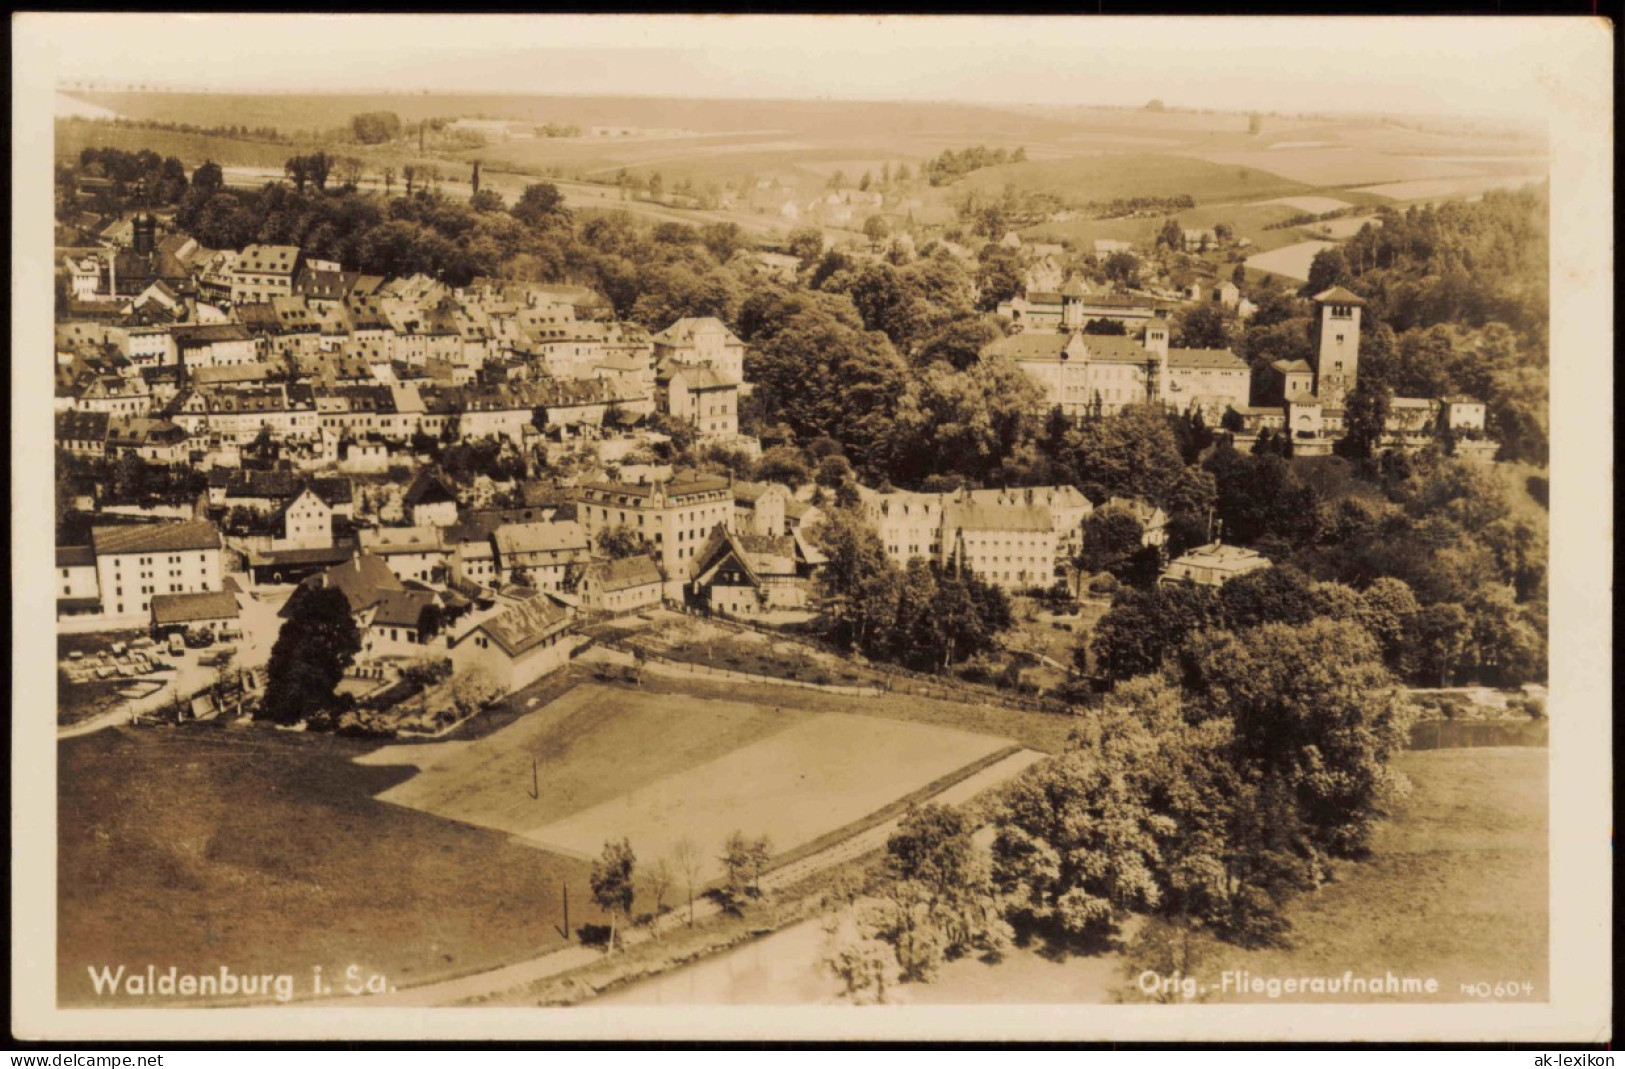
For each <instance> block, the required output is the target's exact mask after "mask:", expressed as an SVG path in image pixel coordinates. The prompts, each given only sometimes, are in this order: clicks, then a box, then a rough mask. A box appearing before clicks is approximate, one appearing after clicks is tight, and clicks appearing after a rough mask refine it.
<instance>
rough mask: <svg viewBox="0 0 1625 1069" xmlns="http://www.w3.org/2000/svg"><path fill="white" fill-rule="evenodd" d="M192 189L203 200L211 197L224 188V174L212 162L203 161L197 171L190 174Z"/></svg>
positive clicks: (218, 166) (217, 165) (216, 164)
mask: <svg viewBox="0 0 1625 1069" xmlns="http://www.w3.org/2000/svg"><path fill="white" fill-rule="evenodd" d="M192 188H193V189H195V190H197V191H198V192H199V193H200V194H202V195H203V196H204V198H205V199H207V198H208V197H212V196H214V195H215V194H216V193H218V192H220V191H221V190H222V189H224V188H226V173H225V171H224V170H222V169H221V167H220V165H219V164H218V163H216V162H214V161H213V160H204V161H203V162H202V163H200V164H198V167H197V170H195V171H193V172H192Z"/></svg>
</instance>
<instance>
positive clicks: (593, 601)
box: [576, 554, 666, 614]
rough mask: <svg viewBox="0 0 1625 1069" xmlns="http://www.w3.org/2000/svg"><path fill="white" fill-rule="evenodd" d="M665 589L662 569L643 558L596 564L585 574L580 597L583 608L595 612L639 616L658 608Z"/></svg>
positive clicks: (641, 555) (577, 589)
mask: <svg viewBox="0 0 1625 1069" xmlns="http://www.w3.org/2000/svg"><path fill="white" fill-rule="evenodd" d="M665 585H666V577H665V576H664V575H662V574H661V572H660V565H658V564H656V563H655V561H654V558H653V557H650V556H648V555H646V554H640V555H637V556H632V557H626V558H623V559H621V560H594V561H593V562H592V563H591V564H588V565H587V568H586V570H585V571H584V572H583V573H582V575H581V582H580V584H579V585H577V587H576V596H577V597H579V598H580V599H581V607H582V608H584V609H587V610H588V611H591V612H606V613H611V614H616V613H626V612H637V611H639V610H640V609H651V608H655V607H657V606H658V605H659V604H660V602H661V598H662V596H663V592H664V590H665Z"/></svg>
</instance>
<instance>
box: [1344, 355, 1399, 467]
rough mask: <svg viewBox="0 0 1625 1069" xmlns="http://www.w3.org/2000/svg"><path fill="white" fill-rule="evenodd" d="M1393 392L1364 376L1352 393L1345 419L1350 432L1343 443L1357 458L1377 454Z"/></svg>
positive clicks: (1361, 458) (1374, 378) (1372, 378)
mask: <svg viewBox="0 0 1625 1069" xmlns="http://www.w3.org/2000/svg"><path fill="white" fill-rule="evenodd" d="M1392 400H1393V391H1392V390H1390V389H1389V388H1388V386H1387V385H1386V384H1385V383H1383V382H1381V381H1380V380H1378V379H1377V378H1376V377H1375V376H1372V375H1361V376H1360V378H1359V379H1358V381H1356V382H1355V384H1354V389H1353V390H1351V391H1350V392H1349V396H1348V402H1347V406H1346V411H1345V413H1344V421H1345V423H1346V425H1347V428H1348V432H1347V434H1346V435H1345V436H1344V438H1343V443H1342V444H1343V446H1344V448H1345V450H1346V451H1347V453H1348V455H1349V456H1350V457H1351V458H1353V459H1356V460H1368V459H1370V458H1371V457H1372V456H1374V455H1375V453H1376V449H1377V445H1378V443H1380V442H1381V441H1382V436H1383V433H1384V431H1385V429H1386V427H1387V423H1388V408H1389V402H1390V401H1392Z"/></svg>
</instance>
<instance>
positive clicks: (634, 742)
mask: <svg viewBox="0 0 1625 1069" xmlns="http://www.w3.org/2000/svg"><path fill="white" fill-rule="evenodd" d="M1006 745H1008V743H1007V742H1006V741H1005V740H1003V739H999V738H996V737H993V736H989V735H981V734H971V733H969V732H963V731H953V730H944V729H942V728H933V727H924V726H920V725H916V724H906V723H902V722H899V721H894V720H886V719H877V718H872V717H862V716H851V715H843V714H834V713H826V714H809V713H807V712H803V711H797V710H793V709H785V708H782V707H780V708H774V707H770V706H767V705H765V704H764V705H757V704H747V703H741V702H723V701H715V700H705V699H697V698H685V699H682V700H674V699H673V698H672V697H671V696H668V695H647V694H643V693H640V692H637V691H630V690H624V689H619V688H609V687H601V686H594V685H586V686H581V687H578V688H576V689H575V690H574V691H572V692H571V693H570V694H568V695H566V696H565V697H564V698H563V699H561V700H559V701H558V702H555V703H553V704H552V705H550V706H548V707H546V708H544V709H542V710H539V711H538V712H536V713H533V714H532V715H531V716H529V717H525V718H523V719H521V720H519V721H518V722H516V723H515V724H513V725H512V726H510V727H508V728H505V729H504V730H502V731H500V732H498V733H497V734H495V735H492V736H490V737H488V738H487V739H484V740H482V741H480V742H477V743H472V744H470V745H469V746H467V747H466V748H464V749H460V750H455V751H451V752H447V753H444V754H443V755H440V756H439V757H438V759H437V760H435V761H434V762H433V763H432V764H431V765H430V767H428V768H426V769H425V770H424V771H423V772H421V773H420V774H419V775H417V776H415V777H414V778H412V779H411V780H408V781H407V782H405V783H402V784H400V785H398V786H395V787H393V788H391V789H390V790H388V791H386V792H384V793H383V794H382V795H380V799H381V800H383V801H387V802H391V803H394V804H396V805H402V806H410V807H412V808H416V809H422V810H424V811H426V812H429V813H434V814H436V815H439V816H443V817H447V818H449V819H452V820H457V821H461V822H465V823H470V824H478V825H481V826H483V827H490V828H494V829H498V830H501V831H505V832H509V833H512V834H515V835H519V836H523V837H524V838H525V839H527V840H530V841H532V842H534V843H536V844H537V845H539V846H542V847H543V848H544V849H550V850H555V851H558V852H560V853H564V854H566V855H570V856H578V857H583V858H590V857H593V856H596V855H597V853H598V851H599V850H600V849H601V848H602V846H603V844H604V842H605V840H607V839H611V838H616V837H619V836H622V835H625V836H627V837H628V838H630V839H631V841H632V846H633V850H634V851H635V852H636V853H637V854H638V856H640V857H643V858H645V859H649V858H654V857H661V856H667V855H669V854H670V852H671V848H672V846H673V845H674V844H675V842H676V841H677V840H678V839H679V838H682V837H684V836H687V837H689V838H691V839H693V840H694V841H695V842H696V843H697V844H698V845H699V846H700V848H701V850H702V851H703V852H704V853H705V855H706V857H707V862H708V863H707V867H706V869H705V877H704V878H706V879H711V878H713V877H715V876H716V875H717V874H718V873H717V866H716V863H715V861H714V858H715V856H716V855H717V854H718V853H720V848H721V844H722V842H723V840H724V839H726V838H727V836H728V835H729V834H730V833H731V832H733V831H735V830H741V831H743V832H745V833H746V834H747V835H752V836H754V835H762V834H765V835H767V836H768V837H769V838H770V839H771V840H772V843H773V847H774V853H775V854H778V853H782V852H784V851H787V850H791V849H794V848H795V847H797V846H800V845H802V844H804V843H807V842H810V841H811V840H813V839H815V838H817V837H819V836H820V835H823V834H825V833H827V832H830V831H833V830H835V829H837V828H840V827H843V826H845V825H847V824H850V823H853V822H855V821H858V820H860V819H862V818H863V817H865V816H867V815H868V814H870V813H871V812H873V811H875V810H877V809H880V808H881V807H883V806H884V805H886V804H887V803H889V802H891V801H892V800H894V799H896V798H898V797H901V796H902V795H905V794H908V793H909V792H910V791H913V790H916V789H918V788H920V787H923V786H925V785H926V784H928V783H931V782H932V781H934V780H936V779H938V778H940V777H942V776H944V775H947V774H948V773H951V772H953V771H955V770H956V769H959V768H962V767H964V766H966V765H968V764H971V763H972V762H974V761H976V760H977V759H978V758H981V757H984V756H986V755H987V754H990V753H992V752H994V751H996V750H999V749H1002V748H1003V747H1005V746H1006ZM533 758H534V759H535V760H536V766H535V769H536V771H535V775H536V777H537V778H536V781H535V782H536V784H537V785H538V790H537V796H536V797H532V795H531V790H532V784H533V780H532V776H533V771H532V759H533Z"/></svg>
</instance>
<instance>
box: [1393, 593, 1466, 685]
mask: <svg viewBox="0 0 1625 1069" xmlns="http://www.w3.org/2000/svg"><path fill="white" fill-rule="evenodd" d="M1471 628H1472V622H1471V621H1470V620H1469V619H1468V617H1467V610H1465V609H1463V608H1462V607H1461V606H1460V605H1457V604H1455V603H1453V602H1443V603H1440V604H1436V605H1429V606H1426V607H1425V608H1422V609H1418V610H1417V611H1416V612H1415V613H1413V614H1412V615H1411V618H1410V620H1409V621H1408V625H1407V630H1408V631H1409V633H1410V645H1411V655H1412V657H1413V658H1414V661H1415V664H1416V669H1417V671H1418V673H1420V674H1421V675H1422V676H1424V677H1425V678H1427V679H1430V680H1438V685H1439V686H1441V687H1448V686H1449V685H1450V679H1451V676H1453V675H1454V674H1455V671H1456V669H1457V668H1458V667H1460V666H1461V664H1462V662H1463V660H1464V659H1465V658H1466V656H1467V654H1468V650H1469V648H1470V644H1471V642H1472V630H1471Z"/></svg>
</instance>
